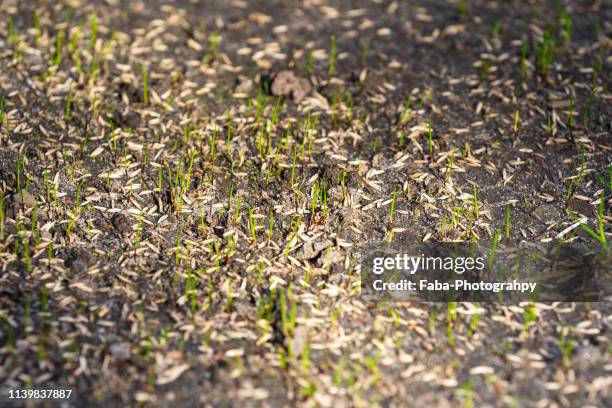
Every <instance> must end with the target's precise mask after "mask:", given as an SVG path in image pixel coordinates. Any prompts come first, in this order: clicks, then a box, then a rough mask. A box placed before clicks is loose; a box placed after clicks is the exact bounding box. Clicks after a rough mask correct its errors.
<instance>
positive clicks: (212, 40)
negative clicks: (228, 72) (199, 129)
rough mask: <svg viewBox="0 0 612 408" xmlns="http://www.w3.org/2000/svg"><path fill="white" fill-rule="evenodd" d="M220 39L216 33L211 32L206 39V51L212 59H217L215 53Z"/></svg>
mask: <svg viewBox="0 0 612 408" xmlns="http://www.w3.org/2000/svg"><path fill="white" fill-rule="evenodd" d="M220 40H221V37H220V36H219V33H218V32H217V31H213V32H212V33H211V34H210V37H208V50H209V53H210V56H211V58H212V59H215V58H217V53H218V51H219V42H220Z"/></svg>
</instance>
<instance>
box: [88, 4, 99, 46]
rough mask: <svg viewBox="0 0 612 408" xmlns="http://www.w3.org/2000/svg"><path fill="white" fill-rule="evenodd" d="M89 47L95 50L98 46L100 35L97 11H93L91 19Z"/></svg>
mask: <svg viewBox="0 0 612 408" xmlns="http://www.w3.org/2000/svg"><path fill="white" fill-rule="evenodd" d="M89 31H90V33H89V49H90V50H92V51H93V50H94V49H95V48H96V39H97V36H98V18H97V16H96V13H92V15H91V18H90V19H89Z"/></svg>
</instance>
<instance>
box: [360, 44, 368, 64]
mask: <svg viewBox="0 0 612 408" xmlns="http://www.w3.org/2000/svg"><path fill="white" fill-rule="evenodd" d="M367 58H368V43H367V42H363V43H361V67H362V68H363V67H365V66H366V61H367Z"/></svg>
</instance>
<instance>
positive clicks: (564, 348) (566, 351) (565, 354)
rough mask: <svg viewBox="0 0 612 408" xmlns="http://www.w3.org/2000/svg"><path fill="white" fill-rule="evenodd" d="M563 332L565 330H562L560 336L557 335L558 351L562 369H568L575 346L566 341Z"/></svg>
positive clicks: (573, 343)
mask: <svg viewBox="0 0 612 408" xmlns="http://www.w3.org/2000/svg"><path fill="white" fill-rule="evenodd" d="M565 330H566V329H565V328H564V329H562V330H561V334H560V335H559V350H560V351H561V363H562V364H563V367H565V368H568V367H569V366H570V364H571V358H572V355H573V354H574V348H575V347H576V345H577V344H576V342H575V341H573V340H569V341H568V340H567V336H566V334H565Z"/></svg>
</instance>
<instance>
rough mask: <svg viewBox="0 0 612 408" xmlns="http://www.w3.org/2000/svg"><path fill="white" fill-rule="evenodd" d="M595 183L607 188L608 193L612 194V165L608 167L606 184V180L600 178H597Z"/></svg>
mask: <svg viewBox="0 0 612 408" xmlns="http://www.w3.org/2000/svg"><path fill="white" fill-rule="evenodd" d="M597 181H598V182H599V184H601V185H602V187H604V188H607V189H608V190H610V192H612V164H609V165H608V181H607V182H606V180H604V178H603V177H601V176H597Z"/></svg>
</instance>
